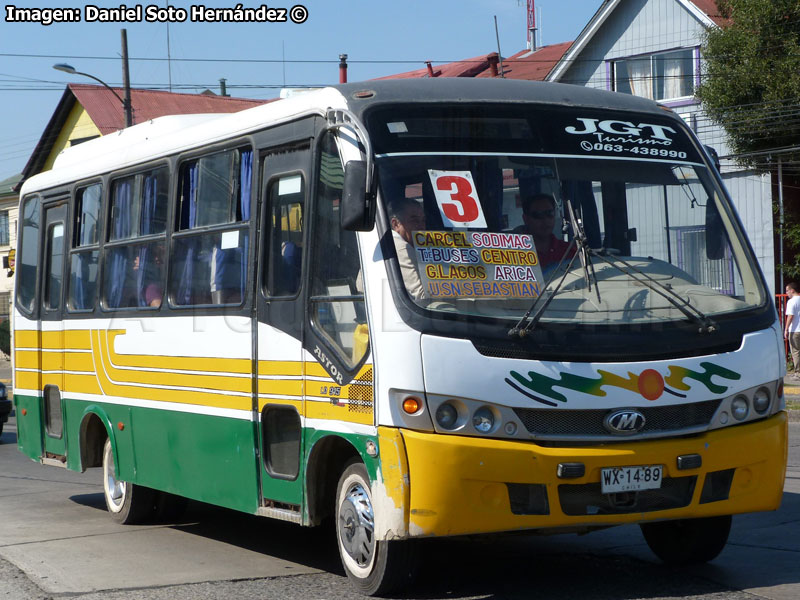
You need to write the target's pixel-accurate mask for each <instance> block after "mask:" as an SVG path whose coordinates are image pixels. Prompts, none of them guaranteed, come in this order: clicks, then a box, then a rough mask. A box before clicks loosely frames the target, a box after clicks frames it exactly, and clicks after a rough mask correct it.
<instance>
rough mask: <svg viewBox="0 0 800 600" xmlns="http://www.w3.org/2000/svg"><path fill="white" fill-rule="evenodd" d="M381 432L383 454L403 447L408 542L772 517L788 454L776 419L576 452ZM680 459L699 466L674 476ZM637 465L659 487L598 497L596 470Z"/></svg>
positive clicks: (782, 420)
mask: <svg viewBox="0 0 800 600" xmlns="http://www.w3.org/2000/svg"><path fill="white" fill-rule="evenodd" d="M382 429H384V432H383V434H382V436H381V437H382V439H383V440H387V439H389V438H392V439H394V440H395V441H396V442H399V443H398V444H396V445H395V446H394V452H392V453H389V454H395V456H397V455H398V454H402V452H397V450H398V449H399V448H398V447H397V446H404V447H405V451H406V452H405V454H406V456H407V466H406V465H402V466H401V467H400V470H405V469H407V473H408V476H407V478H406V477H403V479H404V480H405V481H406V482H407V485H405V486H403V487H404V488H405V489H406V493H405V494H402V496H405V498H404V503H405V502H407V507H406V508H405V510H403V511H402V512H403V513H404V515H405V519H406V520H407V521H406V522H407V530H406V532H405V533H406V535H407V536H410V537H421V536H448V535H465V534H476V533H490V532H501V531H514V530H524V529H558V528H583V527H603V526H609V525H615V524H622V523H641V522H644V521H649V520H663V519H683V518H693V517H706V516H714V515H728V514H736V513H747V512H756V511H766V510H775V509H777V508H778V507H779V506H780V502H781V497H782V494H783V482H784V477H785V471H786V457H787V450H788V441H787V440H788V427H787V415H786V413H785V412H781V413H779V414H777V415H775V416H773V417H771V418H769V419H766V420H763V421H759V422H756V423H753V424H748V425H740V426H735V427H728V428H725V429H718V430H715V431H712V432H709V433H706V434H703V435H697V436H693V437H688V438H677V439H671V438H667V439H660V440H652V441H642V442H627V443H616V444H598V445H596V446H580V447H544V446H540V445H538V444H535V443H533V442H519V441H508V440H497V439H482V438H476V437H463V436H455V435H441V434H433V433H422V432H418V431H410V430H405V429H403V430H399V431H398V430H394V431H392V430H388V431H387V430H386V429H385V428H382ZM390 432H391V433H390ZM382 445H383V444H382ZM688 455H697V456H699V457H700V459H701V460H702V464H701V465H700V466H699V467H695V468H688V469H686V468H684V469H679V468H678V464H677V463H678V457H682V456H688ZM398 458H399V457H398ZM383 459H384V461H385V460H386V459H387V455H386V454H384V455H383ZM696 460H697V458H696V457H693V458H692V461H695V462H696ZM403 462H405V461H403ZM566 463H573V464H574V463H580V464H583V465H584V469H585V472H584V475H583V476H580V477H577V478H564V477H563V475H564V474H565V471H567V469H564V468H563V467H562V477H559V465H561V464H566ZM640 465H663V479H662V482H661V486H660V488H659V489H655V490H647V491H639V492H623V493H616V494H603V493H602V492H601V488H600V475H601V469H603V468H607V467H624V466H640ZM383 466H384V468H385V467H386V465H383ZM685 466H686V465H685V464H684V467H685ZM395 479H397V478H396V477H395ZM397 499H399V498H397ZM395 508H400V507H397V506H395ZM395 533H398V532H397V530H395ZM400 537H405V536H400Z"/></svg>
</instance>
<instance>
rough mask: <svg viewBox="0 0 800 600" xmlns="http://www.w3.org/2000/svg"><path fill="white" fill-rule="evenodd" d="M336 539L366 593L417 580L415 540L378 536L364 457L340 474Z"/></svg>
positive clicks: (358, 585)
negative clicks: (363, 461) (387, 538)
mask: <svg viewBox="0 0 800 600" xmlns="http://www.w3.org/2000/svg"><path fill="white" fill-rule="evenodd" d="M336 539H337V542H338V547H339V556H340V557H341V559H342V565H343V566H344V570H345V572H346V573H347V577H348V578H349V579H350V581H351V583H352V584H353V585H354V586H355V587H356V588H357V589H358V591H359V592H361V593H362V594H365V595H368V596H374V595H380V594H387V593H389V592H393V591H398V590H400V589H401V588H403V587H406V586H408V585H409V584H410V583H411V582H412V581H413V580H414V577H415V575H416V570H417V564H418V563H417V560H416V553H414V552H413V549H412V547H411V546H412V544H413V541H411V540H401V541H391V542H388V541H381V540H376V539H375V513H374V510H373V504H372V489H371V487H370V482H369V476H368V475H367V469H366V467H365V466H364V464H363V463H362V462H360V461H355V462H351V463H350V464H349V466H348V467H347V468H346V469H345V470H344V472H343V473H342V476H341V477H340V478H339V485H338V486H337V490H336Z"/></svg>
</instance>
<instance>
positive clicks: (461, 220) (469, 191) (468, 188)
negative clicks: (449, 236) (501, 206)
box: [428, 169, 486, 228]
mask: <svg viewBox="0 0 800 600" xmlns="http://www.w3.org/2000/svg"><path fill="white" fill-rule="evenodd" d="M428 175H429V176H430V178H431V184H432V185H433V192H434V194H436V203H437V204H438V205H439V212H440V213H441V215H442V223H443V225H444V226H445V227H450V228H464V227H469V228H474V227H475V228H477V227H486V218H485V217H484V216H483V209H482V208H481V203H480V201H479V200H478V191H477V190H476V189H475V182H474V181H473V179H472V173H470V172H469V171H436V170H434V169H428Z"/></svg>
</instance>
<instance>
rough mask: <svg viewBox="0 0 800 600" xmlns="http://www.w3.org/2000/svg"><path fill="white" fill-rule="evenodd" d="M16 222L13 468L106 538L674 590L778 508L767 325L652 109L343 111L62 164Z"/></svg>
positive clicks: (696, 162)
mask: <svg viewBox="0 0 800 600" xmlns="http://www.w3.org/2000/svg"><path fill="white" fill-rule="evenodd" d="M20 202H21V204H20V231H19V233H20V235H19V249H18V253H17V257H18V260H17V264H18V270H17V282H16V300H15V309H14V350H13V352H14V402H15V407H16V411H17V412H16V414H17V420H18V431H19V434H18V435H19V438H18V439H19V447H20V449H21V451H22V452H23V453H24V454H26V455H27V456H29V457H30V458H31V459H33V460H36V461H39V462H41V463H43V464H46V465H53V466H57V467H64V468H68V469H71V470H75V471H84V470H85V469H87V468H89V467H102V469H103V484H104V490H105V499H106V503H107V506H108V510H109V512H110V513H111V516H112V517H113V518H114V519H116V520H117V521H119V522H122V523H136V522H141V521H147V520H152V519H157V518H159V517H163V516H164V515H168V514H170V513H171V512H173V511H174V510H176V508H179V507H180V505H181V501H182V499H186V498H190V499H195V500H200V501H203V502H207V503H211V504H215V505H219V506H223V507H227V508H230V509H235V510H239V511H243V512H246V513H250V514H255V515H262V516H264V517H272V518H277V519H281V520H286V521H291V522H294V523H297V524H298V525H304V526H313V525H318V524H320V523H321V522H322V521H323V520H324V519H326V518H328V517H332V518H333V519H334V520H335V523H336V526H335V529H336V534H337V538H338V547H339V551H340V554H341V559H342V563H343V565H344V568H345V571H346V572H347V575H348V576H349V577H350V579H351V580H352V581H353V582H354V584H355V586H356V587H357V588H358V589H359V590H360V591H361V592H364V593H367V594H382V593H387V592H389V591H391V590H396V589H399V588H400V587H402V586H403V585H405V584H407V583H408V582H409V581H410V578H411V577H412V576H413V573H414V570H415V560H416V558H417V556H418V553H416V552H415V551H414V548H413V544H415V543H417V541H418V540H419V539H420V538H425V537H434V536H453V535H464V534H481V533H493V532H502V531H512V530H513V531H519V530H539V531H543V530H564V531H570V532H588V531H592V530H594V529H601V528H606V527H609V526H612V525H621V524H631V523H635V524H639V525H640V526H641V529H642V531H643V533H644V537H645V539H646V541H647V543H648V544H649V546H650V547H651V549H652V550H653V551H654V552H655V553H656V554H657V555H658V556H659V557H660V558H662V559H663V560H665V561H667V562H670V563H693V562H703V561H707V560H711V559H713V558H714V557H716V556H717V555H718V554H719V552H720V551H721V550H722V548H723V547H724V545H725V543H726V540H727V537H728V532H729V530H730V527H731V516H732V515H734V514H738V513H747V512H754V511H764V510H774V509H776V508H777V507H778V506H779V504H780V501H781V497H782V488H783V481H784V474H785V466H786V452H787V416H786V412H785V404H784V398H783V387H782V377H783V375H784V373H785V364H784V353H783V346H782V335H781V333H782V332H781V330H780V326H779V323H778V318H777V314H776V311H775V307H774V305H773V303H772V301H771V298H770V295H769V293H768V288H767V285H766V284H765V281H764V278H763V275H762V274H761V272H760V270H759V268H758V265H757V262H756V260H755V258H754V256H753V252H752V249H751V247H750V245H749V243H748V241H747V239H746V237H745V235H744V232H743V230H742V225H741V223H740V221H739V219H738V217H737V215H736V212H735V210H734V208H733V206H732V204H731V200H730V198H729V196H728V194H727V192H726V191H725V190H724V188H723V186H722V182H721V179H720V176H719V174H718V173H717V171H716V170H715V169H714V166H713V163H712V162H711V160H710V159H709V155H708V152H707V151H706V149H704V148H703V147H702V146H701V145H700V144H699V143H698V141H697V139H696V138H695V137H694V135H693V134H692V133H691V132H690V131H689V130H688V129H687V127H686V126H685V125H684V123H683V122H682V121H681V120H680V119H679V118H678V117H677V116H676V115H674V114H673V113H671V112H670V111H667V110H664V109H662V108H660V107H658V106H657V105H656V104H654V103H652V102H650V101H647V100H643V99H640V98H635V97H632V96H627V95H622V94H612V93H607V92H601V91H597V90H590V89H585V88H581V87H577V86H562V85H557V84H542V83H536V82H521V81H505V80H460V79H451V80H418V81H386V82H366V83H360V84H347V85H342V86H337V87H331V88H326V89H321V90H316V91H313V92H308V93H306V94H303V95H299V96H295V97H293V98H289V99H284V100H280V101H276V102H272V103H268V104H265V105H263V106H260V107H257V108H252V109H249V110H245V111H242V112H240V113H236V114H231V115H192V116H175V117H164V118H160V119H155V120H154V121H151V122H148V123H143V124H140V125H136V126H134V127H131V128H128V129H125V130H123V131H120V132H117V133H114V134H111V135H107V136H104V137H102V138H99V139H97V140H93V141H90V142H86V143H83V144H81V145H78V146H76V147H74V148H70V149H68V150H65V151H64V152H63V154H61V155H60V156H59V157H58V159H57V161H56V163H55V166H54V168H53V169H52V170H51V171H47V172H45V173H42V174H40V175H36V176H35V177H32V178H31V179H29V180H28V181H26V182H25V184H24V186H23V188H22V191H21V200H20ZM409 210H410V211H411V212H413V213H415V215H416V218H417V221H418V222H421V223H424V226H423V225H420V224H419V223H418V224H417V225H416V226H415V227H413V228H412V227H411V226H409V225H407V224H406V226H405V228H403V227H402V221H403V218H404V215H403V212H404V211H409ZM412 282H413V283H412ZM121 558H122V559H123V560H124V556H122V557H121Z"/></svg>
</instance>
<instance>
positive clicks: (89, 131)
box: [42, 102, 100, 171]
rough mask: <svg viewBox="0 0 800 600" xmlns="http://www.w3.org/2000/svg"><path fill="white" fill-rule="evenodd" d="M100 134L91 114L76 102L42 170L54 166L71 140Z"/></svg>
mask: <svg viewBox="0 0 800 600" xmlns="http://www.w3.org/2000/svg"><path fill="white" fill-rule="evenodd" d="M99 135H100V130H99V129H98V128H97V126H96V125H95V124H94V122H93V121H92V120H91V119H90V118H89V115H88V114H87V113H86V111H85V110H84V109H83V106H81V104H80V103H79V102H76V103H75V106H73V107H72V110H70V113H69V115H68V116H67V119H66V121H65V123H64V126H63V127H62V128H61V131H59V133H58V138H57V139H56V142H55V144H53V149H52V150H51V151H50V154H49V155H48V157H47V160H46V161H45V163H44V167H43V168H42V171H49V170H50V169H52V168H53V163H54V162H55V160H56V157H57V156H58V155H59V153H60V152H61V151H62V150H64V149H65V148H68V147H69V145H70V141H71V140H76V139H83V138H88V137H95V136H99Z"/></svg>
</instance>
